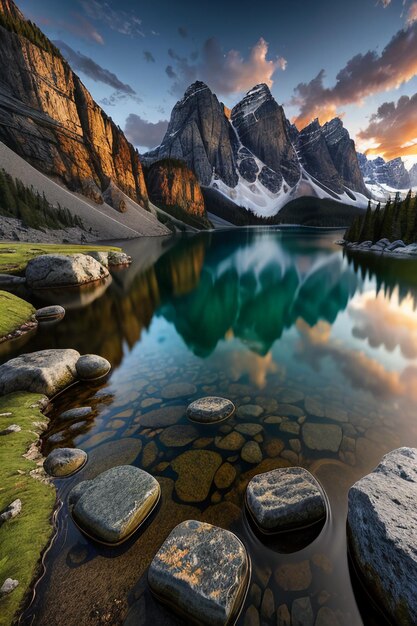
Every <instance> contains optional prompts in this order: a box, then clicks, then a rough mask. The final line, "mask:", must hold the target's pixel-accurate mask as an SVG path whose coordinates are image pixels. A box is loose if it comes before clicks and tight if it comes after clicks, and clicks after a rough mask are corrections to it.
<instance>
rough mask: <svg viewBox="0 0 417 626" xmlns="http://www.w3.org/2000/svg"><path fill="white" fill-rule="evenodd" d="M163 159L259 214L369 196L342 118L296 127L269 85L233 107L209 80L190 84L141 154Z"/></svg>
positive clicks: (147, 160)
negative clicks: (313, 201) (299, 203)
mask: <svg viewBox="0 0 417 626" xmlns="http://www.w3.org/2000/svg"><path fill="white" fill-rule="evenodd" d="M162 158H175V159H180V160H183V161H185V162H186V163H187V165H188V167H189V168H190V169H192V170H193V171H194V172H195V174H196V176H197V179H198V180H199V182H200V184H201V185H202V186H203V187H206V188H210V190H211V192H212V191H213V190H215V191H217V192H218V193H219V194H221V195H222V197H223V200H226V201H230V202H231V203H232V204H234V205H237V206H239V207H244V208H245V209H249V211H250V212H251V213H252V214H253V215H255V216H257V217H258V218H260V219H265V218H266V219H270V218H273V217H275V216H277V214H278V212H279V211H280V209H282V207H284V206H285V205H287V204H288V203H291V202H292V201H295V200H297V199H300V198H302V197H314V198H319V199H325V200H330V201H334V202H337V203H344V204H351V205H353V206H356V207H363V206H366V203H367V198H368V197H369V191H368V190H367V188H366V186H365V184H364V181H363V177H362V173H361V171H360V167H359V163H358V158H357V155H356V152H355V145H354V142H353V141H352V140H351V139H350V137H349V133H348V131H347V130H346V129H345V128H344V127H343V123H342V121H341V120H340V119H339V118H335V119H333V120H332V121H331V122H328V123H327V124H325V125H324V126H321V125H320V124H319V122H318V120H314V121H313V122H312V123H311V124H310V125H309V126H307V127H306V128H304V129H303V130H302V131H301V132H299V131H298V130H297V128H296V127H295V126H294V125H292V124H291V123H290V122H289V121H288V119H287V118H286V116H285V113H284V110H283V108H282V106H280V105H279V104H278V103H277V102H276V100H275V99H274V98H273V96H272V94H271V92H270V90H269V88H268V87H267V85H265V84H261V85H257V86H256V87H254V88H253V89H251V90H250V91H249V92H248V93H247V94H246V95H245V97H244V98H243V99H242V100H241V101H240V102H239V103H238V104H236V106H235V107H234V108H233V109H232V110H231V112H229V111H227V110H226V109H225V107H224V105H223V104H222V103H221V102H220V101H219V100H218V98H217V97H216V96H215V94H213V93H212V91H211V90H210V88H209V87H208V86H207V85H206V84H204V83H202V82H196V83H194V84H192V85H191V86H190V87H189V88H188V89H187V91H186V92H185V94H184V97H183V98H182V99H181V100H180V101H179V102H177V104H176V105H175V107H174V109H173V111H172V115H171V119H170V123H169V126H168V129H167V132H166V135H165V137H164V139H163V141H162V143H161V145H160V146H159V147H158V148H156V149H155V150H152V151H151V152H148V153H146V154H145V155H142V161H143V162H145V163H148V164H151V163H154V162H155V161H158V160H160V159H162ZM206 197H207V195H206ZM209 197H210V199H211V200H212V199H213V193H210V194H209ZM213 204H215V202H214V203H213V202H212V201H210V207H209V208H211V209H213Z"/></svg>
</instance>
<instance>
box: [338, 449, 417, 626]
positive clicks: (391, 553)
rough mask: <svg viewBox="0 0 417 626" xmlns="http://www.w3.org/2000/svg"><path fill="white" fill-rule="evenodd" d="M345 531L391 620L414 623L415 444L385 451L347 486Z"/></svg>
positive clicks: (416, 540) (416, 613) (416, 561)
mask: <svg viewBox="0 0 417 626" xmlns="http://www.w3.org/2000/svg"><path fill="white" fill-rule="evenodd" d="M348 503H349V504H348V520H347V521H348V535H349V540H350V547H351V552H352V556H353V557H354V560H355V562H356V565H357V566H358V568H359V570H360V572H361V574H362V575H363V582H364V583H365V585H366V586H367V588H368V590H369V591H370V592H371V593H372V594H373V595H374V596H375V598H376V600H377V601H378V603H379V604H380V605H381V607H382V608H383V609H384V611H385V613H386V614H387V617H390V618H391V619H390V622H392V623H393V624H399V623H401V624H417V592H416V580H417V550H416V546H417V449H416V448H399V449H398V450H393V451H392V452H390V453H389V454H386V455H385V456H384V457H383V459H382V461H381V463H380V464H379V465H378V467H377V468H376V469H374V471H373V472H371V473H370V474H368V475H367V476H364V478H361V479H360V480H359V481H358V482H357V483H355V484H354V485H353V487H351V489H350V490H349V496H348Z"/></svg>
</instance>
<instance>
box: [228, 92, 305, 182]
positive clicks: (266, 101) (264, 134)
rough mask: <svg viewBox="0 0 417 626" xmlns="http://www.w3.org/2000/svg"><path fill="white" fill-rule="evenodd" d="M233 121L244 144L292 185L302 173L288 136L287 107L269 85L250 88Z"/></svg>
mask: <svg viewBox="0 0 417 626" xmlns="http://www.w3.org/2000/svg"><path fill="white" fill-rule="evenodd" d="M231 120H232V123H233V126H234V128H235V129H236V132H237V134H238V136H239V139H240V141H241V142H242V144H243V145H244V146H245V147H246V148H248V149H249V150H250V151H251V152H252V154H253V155H255V156H256V157H258V158H259V159H260V160H261V161H263V163H265V165H266V166H267V167H269V168H270V169H271V170H273V171H274V172H275V173H276V174H278V175H280V176H282V177H283V178H284V180H285V181H286V182H287V183H288V184H289V185H290V186H291V187H293V186H294V185H295V184H296V183H297V181H298V180H299V178H300V176H301V172H300V166H299V163H298V159H297V155H296V153H295V150H294V147H293V145H292V143H291V141H290V138H289V136H288V132H287V125H286V118H285V114H284V110H283V108H282V107H281V106H280V105H279V104H278V103H277V102H276V100H274V98H273V97H272V95H271V92H270V91H269V89H268V87H267V85H265V84H262V85H257V86H256V87H254V88H253V89H251V90H250V91H248V93H247V94H246V96H245V97H244V98H243V100H241V101H240V102H239V103H238V104H237V105H236V106H235V107H234V108H233V110H232V114H231ZM241 174H242V175H243V173H242V172H241ZM279 186H281V185H280V184H279Z"/></svg>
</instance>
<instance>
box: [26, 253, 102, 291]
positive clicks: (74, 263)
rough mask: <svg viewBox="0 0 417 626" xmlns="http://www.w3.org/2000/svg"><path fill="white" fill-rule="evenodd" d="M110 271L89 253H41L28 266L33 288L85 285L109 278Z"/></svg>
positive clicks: (27, 277)
mask: <svg viewBox="0 0 417 626" xmlns="http://www.w3.org/2000/svg"><path fill="white" fill-rule="evenodd" d="M108 275H109V271H108V270H107V268H105V267H103V265H101V264H100V263H99V262H98V261H96V260H95V259H93V257H91V256H89V255H87V254H41V255H40V256H37V257H35V258H34V259H31V260H30V261H29V263H28V264H27V267H26V282H27V285H28V286H29V287H30V288H31V289H46V288H49V289H53V288H56V287H69V286H76V285H85V284H87V283H92V282H95V281H98V280H102V279H104V278H107V276H108Z"/></svg>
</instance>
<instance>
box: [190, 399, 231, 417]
mask: <svg viewBox="0 0 417 626" xmlns="http://www.w3.org/2000/svg"><path fill="white" fill-rule="evenodd" d="M234 412H235V405H234V404H233V402H232V401H231V400H227V399H226V398H220V397H218V396H207V397H206V398H199V399H198V400H195V401H194V402H192V403H191V404H190V405H189V407H188V408H187V417H188V418H189V419H190V420H192V421H193V422H199V423H200V424H214V423H216V422H221V421H222V420H225V419H227V418H229V417H231V416H232V415H233V413H234Z"/></svg>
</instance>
